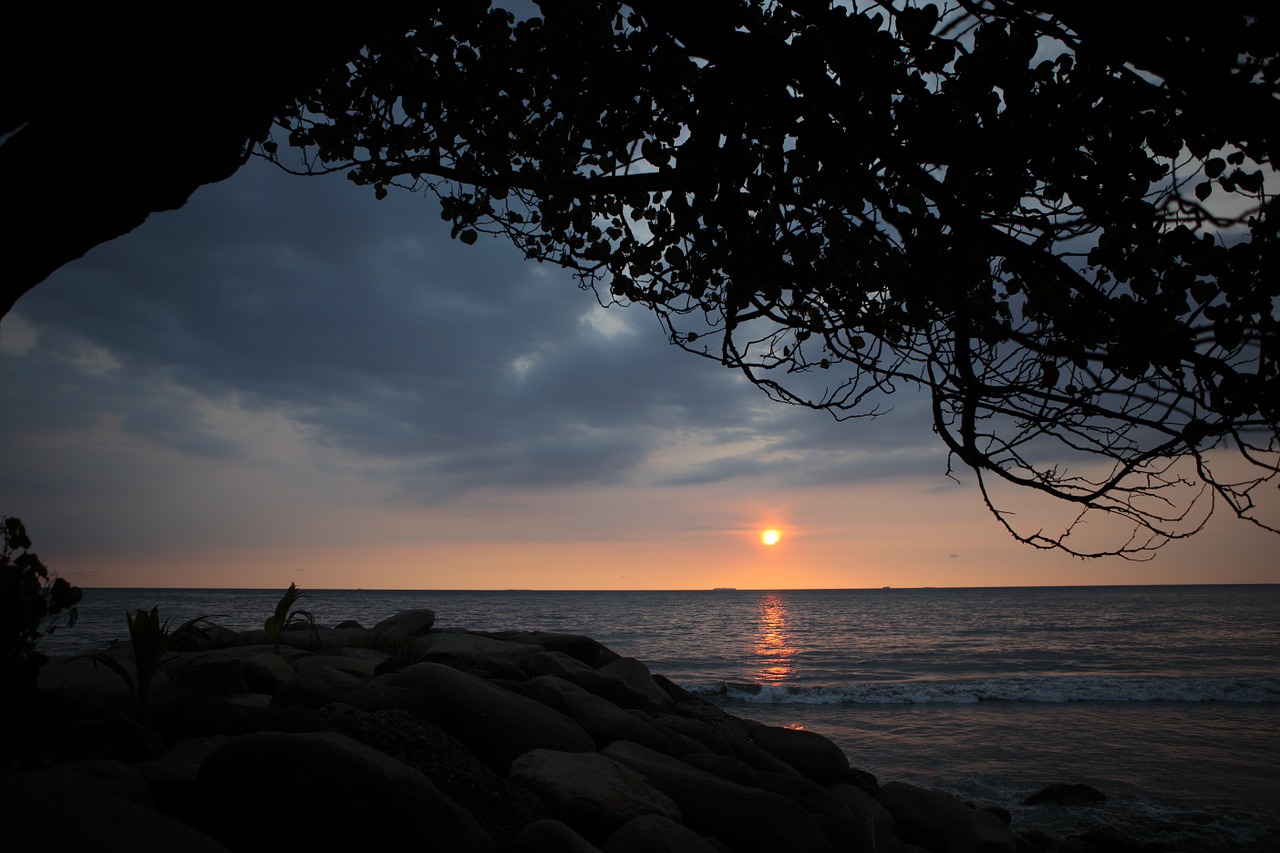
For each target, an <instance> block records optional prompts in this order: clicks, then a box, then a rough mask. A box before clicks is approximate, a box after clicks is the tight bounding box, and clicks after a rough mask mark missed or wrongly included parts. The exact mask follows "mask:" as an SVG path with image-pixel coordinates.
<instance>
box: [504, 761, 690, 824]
mask: <svg viewBox="0 0 1280 853" xmlns="http://www.w3.org/2000/svg"><path fill="white" fill-rule="evenodd" d="M510 775H511V780H512V781H513V782H516V783H518V784H520V785H523V786H524V787H526V788H528V789H529V790H531V791H533V792H534V793H535V794H537V795H538V796H539V797H541V798H542V801H543V802H544V803H546V804H547V808H548V809H550V811H551V815H552V817H555V818H558V819H560V820H562V821H564V822H565V823H567V824H568V825H569V826H571V827H573V828H574V829H575V830H577V831H578V832H580V833H582V835H583V836H585V837H586V838H588V839H592V840H600V841H603V840H604V839H605V838H607V837H608V836H609V834H610V833H612V832H613V831H614V830H616V829H617V828H618V827H620V826H622V824H624V823H626V822H627V821H629V820H631V819H632V818H635V817H638V816H640V815H646V814H656V815H663V816H665V817H667V818H670V819H671V820H676V821H678V820H680V809H679V807H678V806H676V804H675V803H674V802H672V800H671V798H670V797H668V796H666V795H665V794H663V793H661V792H660V791H658V790H656V789H655V788H654V787H653V786H651V785H650V784H649V783H648V782H646V781H645V780H644V777H642V776H640V775H639V774H637V773H634V772H633V771H631V770H628V769H627V768H626V767H623V766H622V765H621V764H618V763H617V762H616V761H613V760H612V759H609V758H607V757H605V756H603V755H601V754H599V753H596V752H557V751H555V750H549V749H535V750H531V751H530V752H527V753H525V754H524V755H522V756H520V757H519V758H517V759H516V760H515V761H514V762H512V764H511V774H510Z"/></svg>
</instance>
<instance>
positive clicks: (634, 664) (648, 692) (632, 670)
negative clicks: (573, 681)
mask: <svg viewBox="0 0 1280 853" xmlns="http://www.w3.org/2000/svg"><path fill="white" fill-rule="evenodd" d="M596 672H599V673H602V674H604V675H612V676H614V677H615V678H619V679H621V680H622V681H624V682H625V683H626V684H628V685H630V686H631V687H634V688H635V689H636V690H639V691H640V692H641V693H643V694H644V695H645V698H647V699H648V700H649V703H650V706H651V707H649V708H646V709H644V710H654V711H674V710H675V705H676V703H675V702H674V701H673V700H672V698H671V696H670V695H668V694H667V691H665V690H663V689H662V687H661V686H659V685H658V682H656V681H654V680H653V675H652V674H650V672H649V667H647V666H645V665H644V664H643V663H641V662H640V661H638V660H636V659H635V658H618V659H617V660H615V661H614V662H613V663H610V664H606V665H605V666H602V667H600V668H599V669H597V670H596Z"/></svg>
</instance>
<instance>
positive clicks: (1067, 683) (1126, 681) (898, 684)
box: [684, 676, 1280, 705]
mask: <svg viewBox="0 0 1280 853" xmlns="http://www.w3.org/2000/svg"><path fill="white" fill-rule="evenodd" d="M684 687H685V689H687V690H689V691H690V692H693V693H699V694H702V695H719V696H723V697H725V698H727V699H736V700H740V701H745V702H761V703H787V704H795V705H840V704H865V705H915V704H926V703H952V704H967V703H975V702H1054V703H1061V702H1266V703H1280V677H1277V676H1260V677H1255V678H1226V677H1224V678H1170V677H1154V676H1001V677H994V678H975V679H968V680H922V681H870V682H860V683H856V684H844V685H839V686H806V685H794V684H756V683H747V684H742V683H734V682H723V681H722V682H715V683H703V684H686V685H684Z"/></svg>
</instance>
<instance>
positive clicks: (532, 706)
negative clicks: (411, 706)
mask: <svg viewBox="0 0 1280 853" xmlns="http://www.w3.org/2000/svg"><path fill="white" fill-rule="evenodd" d="M390 683H391V685H392V686H394V687H407V688H409V689H411V690H421V691H423V692H424V693H426V694H428V695H429V696H430V697H431V698H432V701H433V702H435V704H436V707H437V708H438V709H439V712H440V725H441V726H442V727H443V728H444V729H445V731H447V732H449V733H450V734H452V735H454V736H455V737H457V738H458V739H459V740H461V741H462V742H463V743H465V744H467V745H468V746H469V747H470V748H471V749H472V750H473V751H474V752H475V754H476V756H477V757H478V758H480V760H481V761H484V762H485V763H486V764H488V765H489V766H490V767H492V768H494V770H496V771H497V772H499V773H500V774H502V775H505V774H506V772H507V770H508V769H509V768H510V766H511V762H512V761H514V760H515V759H516V758H517V757H519V756H521V755H523V754H524V753H526V752H528V751H529V750H531V749H557V750H562V751H564V752H589V751H591V750H593V749H594V748H595V743H594V741H593V740H592V739H591V735H589V734H587V733H586V731H584V730H583V729H582V727H581V726H579V725H578V724H577V723H575V722H574V721H573V720H571V719H569V718H568V717H566V716H565V715H564V714H561V713H559V712H557V711H554V710H552V709H551V708H548V707H547V706H546V705H543V704H541V703H540V702H536V701H534V700H533V699H528V698H526V697H524V696H518V695H516V694H514V693H512V692H510V691H508V690H503V689H502V688H501V687H498V686H496V685H493V684H490V683H489V682H488V681H485V680H484V679H483V678H479V677H478V676H475V675H470V674H468V673H465V672H460V671H459V670H456V669H453V668H452V667H448V666H444V665H443V664H437V663H417V664H414V665H413V666H410V667H406V668H405V669H402V670H401V671H400V672H398V673H396V674H395V676H393V678H392V680H391V682H390Z"/></svg>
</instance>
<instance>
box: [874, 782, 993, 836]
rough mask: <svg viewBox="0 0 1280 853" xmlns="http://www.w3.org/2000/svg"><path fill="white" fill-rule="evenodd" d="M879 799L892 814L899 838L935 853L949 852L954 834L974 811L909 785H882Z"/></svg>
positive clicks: (937, 793)
mask: <svg viewBox="0 0 1280 853" xmlns="http://www.w3.org/2000/svg"><path fill="white" fill-rule="evenodd" d="M879 800H880V804H881V805H883V806H884V807H885V808H886V809H887V810H888V811H889V813H890V814H891V815H893V819H894V821H895V823H896V825H897V828H898V837H899V838H901V839H902V840H903V841H906V842H907V843H909V844H919V845H920V846H921V847H925V848H927V849H929V850H932V851H935V853H943V851H945V850H946V849H947V844H948V841H949V839H950V837H951V835H952V833H954V832H956V831H957V829H959V828H960V827H961V826H962V825H963V824H965V823H966V822H967V821H968V820H969V815H970V814H971V813H972V811H973V809H971V808H969V807H968V806H966V805H965V804H964V803H962V802H960V801H959V800H957V799H956V798H955V797H953V796H951V795H950V794H945V793H943V792H941V791H930V790H928V789H927V788H920V787H917V786H915V785H909V784H907V783H906V782H890V783H888V784H886V785H882V786H880V796H879Z"/></svg>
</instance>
